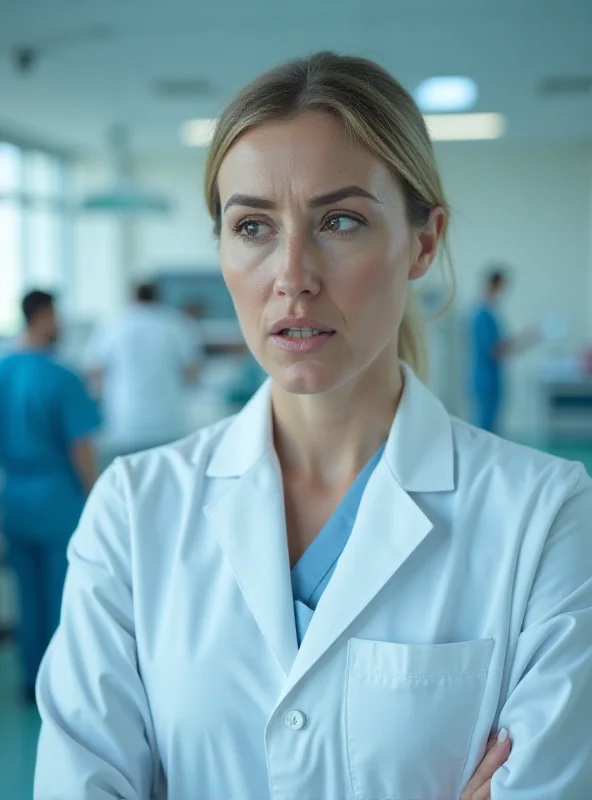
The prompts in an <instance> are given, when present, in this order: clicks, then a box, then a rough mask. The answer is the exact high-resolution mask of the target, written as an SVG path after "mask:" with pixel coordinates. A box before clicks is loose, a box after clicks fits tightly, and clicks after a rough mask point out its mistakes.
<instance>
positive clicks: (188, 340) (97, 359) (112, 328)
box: [85, 283, 200, 454]
mask: <svg viewBox="0 0 592 800" xmlns="http://www.w3.org/2000/svg"><path fill="white" fill-rule="evenodd" d="M85 361H86V366H87V369H88V371H89V373H90V374H91V376H92V377H93V378H94V380H95V383H96V384H97V385H98V387H99V393H100V395H101V397H102V400H103V407H104V416H105V437H104V438H105V441H106V444H107V449H110V450H112V451H113V452H114V453H115V454H126V453H132V452H136V451H138V450H146V449H148V448H150V447H155V446H157V445H161V444H167V443H169V442H172V441H174V440H175V439H179V438H180V437H181V436H185V435H186V434H187V433H188V426H187V422H186V413H185V406H186V392H185V390H186V387H187V384H188V383H190V382H191V381H192V380H194V378H195V377H196V376H197V373H198V369H199V362H200V352H199V346H198V345H197V341H196V338H195V333H194V330H193V326H192V325H191V322H190V321H189V319H186V318H185V316H184V315H183V314H181V313H180V312H178V311H176V310H175V309H173V308H167V307H166V306H164V305H162V303H160V301H159V296H158V287H157V286H156V285H154V284H151V283H144V284H141V285H140V286H138V287H137V289H136V302H135V303H133V304H132V305H131V306H130V307H129V308H127V309H126V310H125V311H124V312H123V314H122V315H121V317H120V318H119V319H118V320H116V321H115V322H113V323H111V324H109V325H107V326H105V327H104V328H101V329H100V330H99V331H98V332H97V334H96V335H95V336H93V337H92V339H91V342H90V344H89V345H88V348H87V352H86V356H85Z"/></svg>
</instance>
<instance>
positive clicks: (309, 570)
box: [292, 445, 385, 647]
mask: <svg viewBox="0 0 592 800" xmlns="http://www.w3.org/2000/svg"><path fill="white" fill-rule="evenodd" d="M384 447H385V445H382V447H380V449H379V450H378V451H377V452H376V453H375V454H374V456H372V458H371V459H370V461H369V462H368V463H367V464H366V466H365V467H364V469H363V470H362V471H361V472H360V474H359V475H358V477H357V478H356V479H355V481H354V482H353V483H352V485H351V487H350V488H349V490H348V492H347V494H346V495H345V497H344V498H343V500H342V501H341V502H340V504H339V505H338V506H337V508H336V510H335V512H334V513H333V515H332V517H331V518H330V519H329V521H328V522H327V524H326V525H325V527H324V528H323V529H322V530H321V531H320V533H319V534H318V536H317V537H316V539H314V541H313V542H312V544H311V545H310V546H309V547H308V548H307V550H306V551H305V552H304V553H303V554H302V556H301V557H300V559H299V560H298V561H297V562H296V564H294V566H293V568H292V593H293V595H294V615H295V618H296V634H297V637H298V646H299V647H300V645H301V644H302V640H303V639H304V634H305V633H306V631H307V629H308V626H309V624H310V621H311V619H312V616H313V614H314V611H315V609H316V607H317V605H318V602H319V600H320V599H321V595H322V594H323V592H324V591H325V589H326V587H327V584H328V583H329V581H330V580H331V576H332V575H333V573H334V572H335V567H336V566H337V562H338V561H339V557H340V556H341V554H342V552H343V550H344V548H345V545H346V544H347V541H348V539H349V537H350V535H351V532H352V530H353V527H354V522H355V521H356V516H357V514H358V509H359V507H360V503H361V501H362V496H363V494H364V490H365V489H366V485H367V484H368V481H369V480H370V477H371V475H372V473H373V472H374V469H375V468H376V465H377V464H378V462H379V461H380V459H381V458H382V454H383V452H384Z"/></svg>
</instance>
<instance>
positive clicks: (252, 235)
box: [233, 219, 270, 242]
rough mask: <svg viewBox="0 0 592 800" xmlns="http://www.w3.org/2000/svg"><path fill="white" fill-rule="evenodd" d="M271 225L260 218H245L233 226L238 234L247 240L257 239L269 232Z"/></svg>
mask: <svg viewBox="0 0 592 800" xmlns="http://www.w3.org/2000/svg"><path fill="white" fill-rule="evenodd" d="M269 229H270V226H269V225H268V224H267V223H266V222H262V221H261V220H259V219H245V220H243V221H242V222H239V223H238V225H235V226H234V227H233V230H234V231H235V232H236V233H238V235H239V236H240V237H241V238H242V239H245V240H247V241H249V242H250V241H256V240H257V239H261V238H262V237H263V236H265V234H266V233H268V232H269Z"/></svg>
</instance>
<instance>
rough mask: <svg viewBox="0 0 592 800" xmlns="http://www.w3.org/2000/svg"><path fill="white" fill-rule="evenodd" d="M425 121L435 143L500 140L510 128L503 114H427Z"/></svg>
mask: <svg viewBox="0 0 592 800" xmlns="http://www.w3.org/2000/svg"><path fill="white" fill-rule="evenodd" d="M424 119H425V121H426V125H427V126H428V131H429V133H430V136H431V138H432V140H433V141H435V142H454V141H468V140H470V139H499V138H500V136H503V135H504V133H505V132H506V130H507V128H508V123H507V121H506V118H505V117H504V116H502V114H425V115H424Z"/></svg>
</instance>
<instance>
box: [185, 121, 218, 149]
mask: <svg viewBox="0 0 592 800" xmlns="http://www.w3.org/2000/svg"><path fill="white" fill-rule="evenodd" d="M217 122H218V120H217V119H190V120H187V122H184V123H183V124H182V125H181V127H180V129H179V137H180V139H181V141H182V142H183V144H184V145H186V146H187V147H207V146H208V145H209V144H210V142H211V141H212V137H213V136H214V130H215V128H216V124H217Z"/></svg>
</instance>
